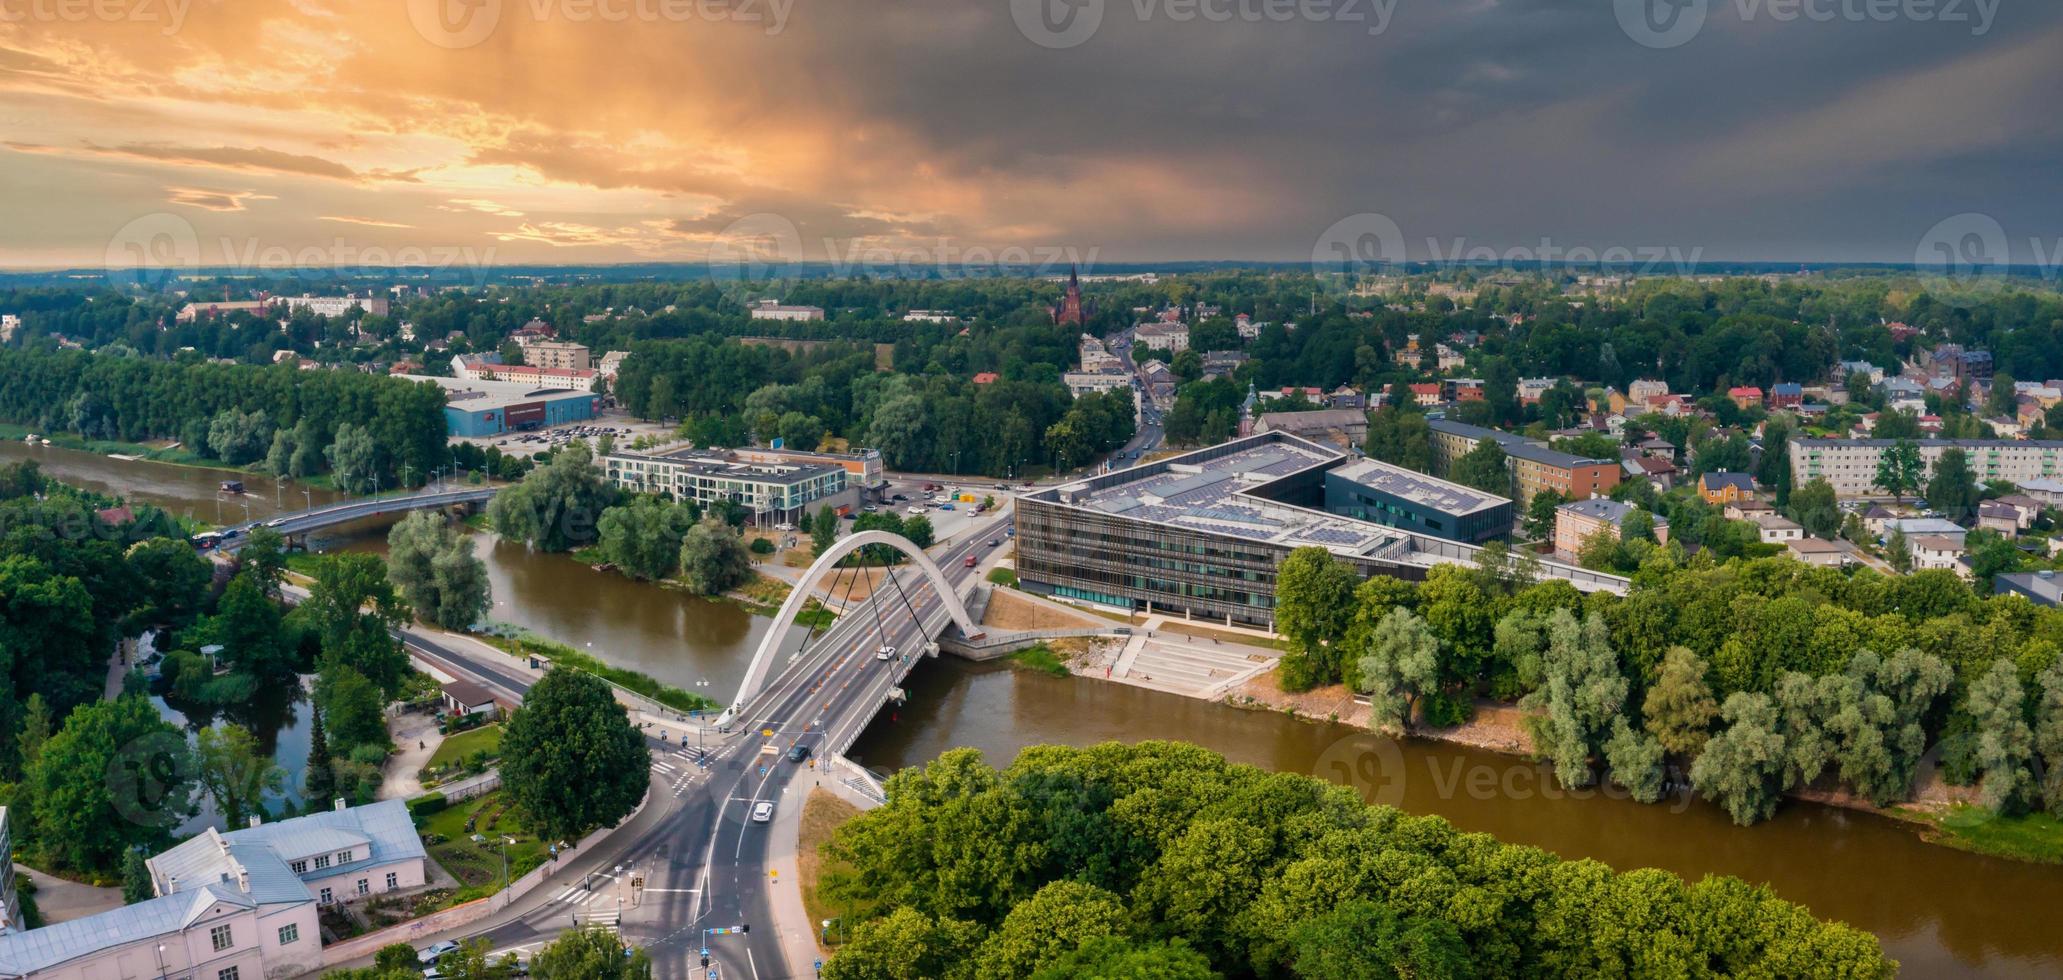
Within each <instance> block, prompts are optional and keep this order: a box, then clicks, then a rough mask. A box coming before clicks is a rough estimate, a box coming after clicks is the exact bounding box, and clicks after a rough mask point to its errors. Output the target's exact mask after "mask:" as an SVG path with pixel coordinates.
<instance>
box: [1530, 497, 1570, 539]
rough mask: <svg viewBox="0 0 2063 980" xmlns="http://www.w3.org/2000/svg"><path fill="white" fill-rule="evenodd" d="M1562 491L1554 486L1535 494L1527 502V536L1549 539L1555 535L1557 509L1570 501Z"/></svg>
mask: <svg viewBox="0 0 2063 980" xmlns="http://www.w3.org/2000/svg"><path fill="white" fill-rule="evenodd" d="M1568 502H1569V500H1568V498H1567V497H1564V496H1562V492H1561V491H1559V490H1556V489H1553V488H1551V487H1550V488H1548V489H1546V490H1541V491H1538V492H1536V493H1534V494H1533V499H1531V500H1529V501H1527V502H1526V527H1525V531H1526V537H1529V538H1532V539H1533V540H1535V541H1547V540H1551V539H1553V537H1554V522H1555V509H1556V508H1558V507H1560V506H1561V505H1563V504H1565V503H1568Z"/></svg>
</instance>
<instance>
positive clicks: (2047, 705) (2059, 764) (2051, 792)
mask: <svg viewBox="0 0 2063 980" xmlns="http://www.w3.org/2000/svg"><path fill="white" fill-rule="evenodd" d="M2037 684H2038V686H2039V687H2040V690H2041V700H2040V701H2039V702H2037V703H2036V704H2035V708H2034V750H2035V752H2036V753H2037V754H2038V755H2039V756H2040V758H2041V760H2042V785H2041V794H2042V804H2043V806H2044V807H2045V808H2046V809H2047V810H2048V811H2049V814H2050V815H2051V816H2063V659H2058V660H2056V661H2055V662H2054V663H2051V664H2049V666H2048V667H2046V668H2044V669H2043V670H2042V672H2041V676H2040V677H2039V678H2038V679H2037Z"/></svg>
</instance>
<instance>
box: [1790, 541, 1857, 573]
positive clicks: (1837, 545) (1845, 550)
mask: <svg viewBox="0 0 2063 980" xmlns="http://www.w3.org/2000/svg"><path fill="white" fill-rule="evenodd" d="M1784 548H1785V550H1787V551H1789V552H1790V553H1791V557H1793V558H1796V559H1798V560H1799V561H1802V562H1804V563H1806V564H1807V565H1818V566H1820V567H1822V568H1841V567H1844V566H1846V565H1849V564H1851V563H1853V562H1854V561H1855V546H1854V545H1852V544H1849V543H1848V542H1846V541H1823V540H1820V539H1819V538H1798V539H1797V540H1794V541H1790V542H1787V543H1786V544H1785V545H1784Z"/></svg>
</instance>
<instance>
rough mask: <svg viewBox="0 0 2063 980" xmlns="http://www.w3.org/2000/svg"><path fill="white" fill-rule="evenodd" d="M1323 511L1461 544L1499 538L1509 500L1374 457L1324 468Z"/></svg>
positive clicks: (1506, 526)
mask: <svg viewBox="0 0 2063 980" xmlns="http://www.w3.org/2000/svg"><path fill="white" fill-rule="evenodd" d="M1325 509H1326V511H1328V512H1330V513H1334V514H1338V515H1340V516H1342V517H1351V518H1354V519H1355V520H1362V521H1369V522H1371V523H1375V524H1381V525H1384V526H1386V527H1394V528H1401V529H1403V530H1406V531H1415V532H1417V533H1419V534H1427V535H1431V536H1433V537H1436V538H1446V539H1447V540H1449V541H1460V542H1463V543H1465V544H1481V543H1482V542H1485V541H1489V540H1491V539H1493V538H1499V537H1503V536H1504V535H1506V534H1509V533H1511V524H1512V503H1511V501H1510V500H1507V499H1505V498H1503V497H1500V496H1497V495H1496V494H1492V493H1484V492H1483V491H1481V490H1476V489H1474V488H1471V487H1465V486H1462V485H1461V484H1459V483H1450V482H1448V481H1446V480H1441V479H1438V478H1435V477H1430V476H1427V475H1425V474H1424V473H1417V472H1413V471H1411V470H1407V469H1405V468H1403V467H1401V466H1392V465H1390V464H1388V463H1385V462H1382V461H1381V460H1374V459H1358V460H1355V461H1353V462H1351V463H1347V464H1345V465H1342V466H1337V467H1334V468H1333V469H1330V470H1327V471H1326V473H1325Z"/></svg>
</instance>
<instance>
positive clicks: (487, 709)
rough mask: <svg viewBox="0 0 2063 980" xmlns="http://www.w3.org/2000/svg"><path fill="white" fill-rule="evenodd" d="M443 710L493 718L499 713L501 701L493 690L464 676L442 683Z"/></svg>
mask: <svg viewBox="0 0 2063 980" xmlns="http://www.w3.org/2000/svg"><path fill="white" fill-rule="evenodd" d="M443 690H444V710H445V711H447V712H449V713H451V714H454V715H479V716H480V717H482V718H493V717H495V716H497V715H499V714H501V713H502V712H501V701H500V699H498V698H496V697H495V696H494V692H492V691H489V690H488V689H486V688H485V687H482V686H480V685H479V684H475V683H473V682H472V681H469V680H466V679H464V678H459V679H457V680H454V681H452V682H451V683H449V684H446V685H444V689H443Z"/></svg>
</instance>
